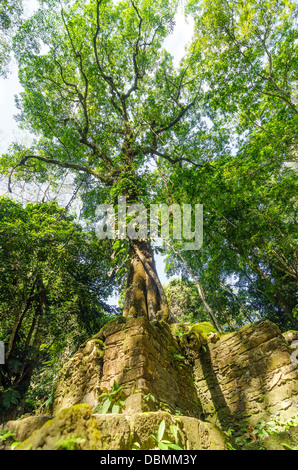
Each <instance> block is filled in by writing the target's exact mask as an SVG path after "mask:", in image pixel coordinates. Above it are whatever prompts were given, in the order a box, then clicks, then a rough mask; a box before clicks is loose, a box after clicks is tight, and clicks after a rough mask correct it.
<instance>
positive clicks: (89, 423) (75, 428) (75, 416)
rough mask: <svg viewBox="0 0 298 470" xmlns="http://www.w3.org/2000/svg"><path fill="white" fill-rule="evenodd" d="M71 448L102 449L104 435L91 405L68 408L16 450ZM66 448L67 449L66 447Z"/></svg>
mask: <svg viewBox="0 0 298 470" xmlns="http://www.w3.org/2000/svg"><path fill="white" fill-rule="evenodd" d="M67 443H68V444H69V446H70V447H71V446H74V445H75V446H79V447H80V449H82V450H84V449H85V450H86V449H90V450H93V449H94V450H95V449H98V450H99V449H102V435H101V433H100V432H99V430H98V429H97V424H96V420H95V419H94V418H93V416H92V409H91V407H90V406H89V405H86V404H80V405H74V406H72V407H70V408H66V409H64V410H62V411H60V413H58V415H57V416H56V417H55V418H53V419H52V420H50V421H48V422H47V423H45V424H44V425H43V426H42V427H41V428H40V429H39V430H38V431H36V432H35V433H34V434H32V435H31V436H30V437H29V438H28V439H26V440H25V441H24V442H22V443H21V444H20V445H18V446H17V448H16V450H28V449H32V450H37V449H43V450H57V449H61V445H62V446H64V448H66V447H67ZM65 446H66V447H65Z"/></svg>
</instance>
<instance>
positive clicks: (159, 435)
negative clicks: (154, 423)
mask: <svg viewBox="0 0 298 470" xmlns="http://www.w3.org/2000/svg"><path fill="white" fill-rule="evenodd" d="M165 428H166V422H165V420H164V419H163V420H162V421H161V423H160V424H159V426H158V431H157V440H158V442H160V441H161V440H162V438H163V435H164V432H165Z"/></svg>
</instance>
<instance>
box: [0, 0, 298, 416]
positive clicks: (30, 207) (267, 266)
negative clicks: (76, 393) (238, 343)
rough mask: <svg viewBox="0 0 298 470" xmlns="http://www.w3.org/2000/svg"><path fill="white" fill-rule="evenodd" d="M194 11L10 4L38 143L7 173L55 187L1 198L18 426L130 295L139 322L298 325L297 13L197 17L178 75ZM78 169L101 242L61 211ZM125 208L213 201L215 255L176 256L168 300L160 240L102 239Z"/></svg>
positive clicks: (5, 49) (13, 39)
mask: <svg viewBox="0 0 298 470" xmlns="http://www.w3.org/2000/svg"><path fill="white" fill-rule="evenodd" d="M180 4H181V2H176V1H172V0H158V1H154V2H153V1H152V0H135V1H133V0H123V1H119V2H114V1H112V0H64V1H62V2H61V1H60V0H43V1H40V8H39V9H38V10H37V11H36V12H35V14H33V15H32V17H30V18H28V19H26V20H25V19H21V17H20V14H18V15H16V12H17V9H16V8H19V9H20V10H19V13H20V12H21V2H19V1H18V0H6V1H4V2H3V5H2V4H1V7H0V25H1V27H2V33H1V37H0V39H1V43H0V46H1V48H0V65H1V67H2V69H1V73H2V74H4V73H5V71H6V70H7V66H8V65H7V64H8V57H9V52H10V51H11V49H12V48H13V50H14V55H15V57H16V60H17V62H18V67H19V78H20V82H21V84H22V86H23V90H24V91H23V92H22V93H21V94H20V96H19V97H18V99H17V106H18V109H19V114H18V121H19V123H20V126H21V127H22V128H23V129H26V130H28V131H30V133H31V134H32V135H33V136H34V140H33V142H32V144H31V146H30V147H28V148H27V147H26V146H24V145H20V144H19V143H13V144H12V145H11V147H10V149H9V151H8V152H7V153H6V154H5V155H2V157H1V163H0V171H1V174H2V176H3V177H4V178H6V182H7V185H8V188H9V190H10V191H11V193H12V194H11V196H12V197H15V198H17V183H18V182H22V183H24V184H26V187H27V188H30V187H32V185H33V184H35V185H37V186H38V187H39V188H42V190H41V191H40V192H39V193H38V194H41V195H42V196H40V197H39V196H36V198H35V199H34V198H33V197H32V201H31V202H30V203H29V204H27V205H26V206H25V205H22V204H20V203H19V202H15V201H14V200H13V199H9V198H6V197H4V198H2V199H1V206H0V250H1V259H0V263H1V264H0V266H1V268H0V280H1V293H0V315H1V323H0V326H1V330H0V339H2V340H4V342H5V345H6V351H7V358H6V365H5V367H3V368H1V376H0V387H1V392H0V393H1V397H0V400H1V404H0V406H1V409H2V411H3V410H4V411H9V410H11V409H12V408H13V407H14V409H15V405H17V407H20V402H22V401H23V398H24V397H25V396H26V393H27V406H29V405H28V400H29V401H30V400H31V401H33V402H34V401H37V402H38V404H39V405H40V403H42V401H40V399H41V398H42V397H44V396H46V397H47V396H48V395H49V394H50V390H49V388H48V387H46V386H45V388H43V383H44V382H43V381H47V378H45V377H47V374H48V373H49V369H47V367H48V366H49V365H50V366H51V365H52V364H53V363H56V364H58V365H59V364H60V362H61V361H63V360H64V358H65V357H66V356H67V355H69V354H71V352H72V351H73V350H74V347H75V346H76V345H77V344H78V343H79V342H80V341H82V340H83V339H84V338H86V336H87V335H90V334H93V333H96V332H97V331H98V329H99V328H100V327H101V325H102V324H103V323H104V322H105V321H107V319H109V318H111V314H113V312H111V311H110V309H109V307H108V306H107V304H105V300H106V299H107V298H108V296H109V295H110V294H111V293H112V291H113V289H118V291H119V292H120V291H121V292H122V300H123V302H122V303H123V305H122V311H123V312H122V313H123V314H124V315H126V316H130V315H145V316H147V317H149V318H150V319H152V318H162V319H164V320H165V321H172V319H173V318H172V317H173V315H174V316H175V317H176V318H177V319H178V320H183V321H190V322H196V321H206V320H208V321H211V322H212V323H213V324H214V325H215V326H216V327H217V328H218V329H219V330H221V331H227V330H231V329H232V330H233V329H237V328H238V327H239V326H241V325H243V324H246V323H249V322H252V321H256V320H258V319H260V318H264V317H266V318H269V319H270V320H272V321H274V322H275V323H277V324H278V325H279V326H280V328H281V329H282V330H283V331H285V330H287V329H290V328H295V327H296V325H297V314H298V312H297V304H296V300H295V296H296V292H297V283H298V258H297V243H296V239H295V225H296V222H297V197H296V193H297V178H296V176H297V166H296V162H297V144H296V142H297V129H298V122H297V120H298V116H297V115H298V96H297V83H298V82H297V80H298V76H297V70H298V67H297V65H298V63H297V62H298V54H297V7H296V6H295V4H294V2H292V1H288V0H258V1H254V0H248V1H245V2H242V1H239V0H225V1H224V2H223V1H220V0H201V1H197V0H190V1H189V2H184V6H185V13H186V14H187V15H190V16H191V17H192V18H193V19H194V23H195V31H194V36H193V40H192V42H191V43H190V44H188V46H187V47H186V49H185V55H184V57H183V58H182V59H181V61H180V63H179V65H178V66H177V67H176V66H175V65H174V62H173V57H172V56H171V54H170V53H169V52H167V51H166V50H165V49H164V47H163V43H164V40H165V38H166V37H167V36H168V35H169V34H170V33H171V32H172V30H173V27H174V23H175V15H176V13H177V9H178V7H179V5H180ZM66 172H67V174H69V175H70V176H71V178H72V186H73V195H74V196H76V197H77V199H79V200H80V201H81V203H82V217H83V220H84V230H83V229H82V227H81V226H80V225H79V224H78V223H77V222H75V220H74V219H73V218H72V217H71V216H70V215H69V212H68V208H67V207H64V208H61V207H59V206H58V205H57V204H56V202H55V200H56V199H55V197H54V196H53V194H54V192H55V191H54V190H55V188H57V187H58V186H60V187H61V186H63V181H64V177H65V174H66ZM49 187H51V190H52V192H51V191H50V190H49V189H48V188H49ZM50 194H51V195H52V196H50ZM118 196H125V197H126V202H127V204H133V203H135V202H139V203H142V204H143V205H144V207H145V208H148V207H149V205H150V204H152V203H155V204H156V203H167V204H168V205H169V206H170V207H172V205H173V204H180V206H182V204H196V203H200V204H203V208H204V216H203V220H204V243H203V246H202V248H201V249H200V250H192V251H187V250H181V247H182V244H183V242H184V240H175V239H171V238H169V239H168V240H165V241H164V247H163V248H164V249H165V250H166V254H167V262H166V269H167V271H168V273H169V274H174V275H177V276H178V275H180V279H178V280H174V281H171V282H170V283H169V285H168V286H162V285H161V283H160V281H159V278H158V275H157V270H156V267H155V263H154V252H155V251H156V250H160V248H157V247H156V246H155V244H154V242H153V241H152V240H150V239H149V237H148V238H146V239H139V240H133V239H128V238H126V239H118V240H116V241H112V240H108V239H105V240H102V241H99V240H98V239H97V238H96V236H95V234H94V230H93V229H90V227H91V226H92V224H94V223H95V222H96V208H97V206H98V204H102V203H110V204H113V205H114V206H115V207H116V206H117V204H118ZM172 220H173V219H172V214H171V213H170V222H172ZM117 222H118V221H117V220H116V224H117ZM86 227H89V230H87V229H86ZM116 313H117V312H116ZM109 315H110V316H109ZM65 355H66V356H65ZM57 367H58V366H57ZM50 373H53V371H52V369H51V372H50ZM30 383H31V388H29V387H30ZM33 390H35V392H33ZM23 405H24V404H22V406H23ZM21 408H22V407H20V408H19V409H21ZM24 409H26V407H25V408H24V406H23V408H22V410H23V411H24Z"/></svg>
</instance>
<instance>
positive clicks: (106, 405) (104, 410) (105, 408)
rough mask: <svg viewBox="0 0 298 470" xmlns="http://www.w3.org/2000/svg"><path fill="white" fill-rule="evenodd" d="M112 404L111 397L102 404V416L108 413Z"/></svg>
mask: <svg viewBox="0 0 298 470" xmlns="http://www.w3.org/2000/svg"><path fill="white" fill-rule="evenodd" d="M111 403H112V399H111V398H110V397H108V398H107V399H106V400H105V401H104V402H103V404H102V406H101V408H100V412H101V413H102V414H105V413H107V412H108V410H109V408H110V405H111Z"/></svg>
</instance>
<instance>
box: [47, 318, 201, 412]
mask: <svg viewBox="0 0 298 470" xmlns="http://www.w3.org/2000/svg"><path fill="white" fill-rule="evenodd" d="M102 341H104V348H103V343H102ZM115 381H116V382H117V383H118V385H121V387H122V392H121V393H122V398H123V399H124V400H125V410H124V412H125V413H126V414H133V413H136V412H140V411H150V410H152V411H154V410H157V409H160V408H162V409H163V408H164V409H167V410H171V411H172V412H173V413H174V412H175V411H179V412H180V413H181V414H185V415H189V416H199V414H200V409H199V407H198V402H197V396H196V390H195V386H194V382H193V371H192V368H191V366H190V365H189V364H187V362H186V358H184V357H183V351H182V349H181V347H180V346H179V345H178V343H177V341H176V340H175V339H174V338H173V336H172V334H171V332H170V329H169V327H168V326H167V325H166V324H165V323H163V322H155V323H153V324H152V323H149V321H148V320H147V319H146V318H144V317H139V318H123V317H121V318H119V319H117V320H115V321H112V322H110V323H108V324H107V325H106V326H105V327H104V328H103V329H102V330H101V332H100V333H99V334H98V335H96V336H95V337H94V338H92V339H91V340H90V341H88V342H87V343H85V345H83V346H82V347H81V348H80V349H79V351H78V352H77V353H76V354H75V355H74V356H73V358H72V359H71V360H70V361H69V362H68V363H67V364H66V365H65V366H64V368H63V369H62V372H61V374H60V377H59V381H58V386H57V389H56V392H55V399H54V405H53V414H57V412H59V411H60V410H61V409H63V408H66V407H69V406H72V405H75V404H78V403H87V404H89V405H90V406H92V407H93V408H95V406H96V405H97V403H98V396H99V395H100V393H101V392H104V391H110V390H111V388H112V386H113V383H114V382H115ZM148 394H150V396H151V397H153V399H151V400H148V399H147V400H146V396H147V397H148Z"/></svg>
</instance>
